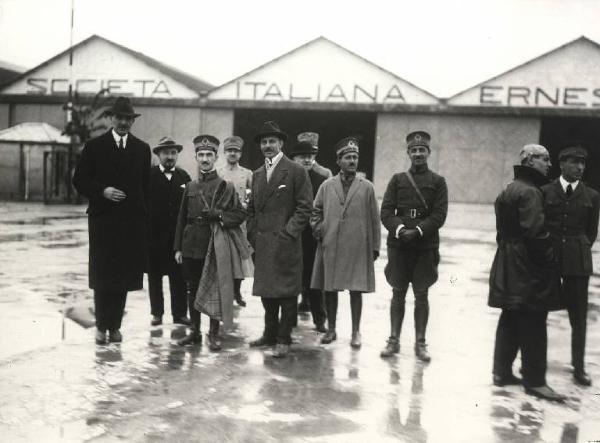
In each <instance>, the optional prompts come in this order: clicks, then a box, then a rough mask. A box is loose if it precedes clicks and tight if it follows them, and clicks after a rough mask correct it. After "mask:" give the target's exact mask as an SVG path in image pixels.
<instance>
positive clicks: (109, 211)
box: [73, 130, 150, 330]
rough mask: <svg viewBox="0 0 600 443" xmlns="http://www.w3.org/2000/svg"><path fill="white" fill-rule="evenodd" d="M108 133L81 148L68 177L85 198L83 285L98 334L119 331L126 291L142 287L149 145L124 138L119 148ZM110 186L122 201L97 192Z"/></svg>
mask: <svg viewBox="0 0 600 443" xmlns="http://www.w3.org/2000/svg"><path fill="white" fill-rule="evenodd" d="M111 131H112V130H109V131H108V132H106V133H104V134H103V135H101V136H99V137H96V138H94V139H92V140H90V141H88V142H87V143H86V144H85V146H84V147H83V150H82V151H81V157H80V159H79V163H78V164H77V167H76V168H75V174H74V176H73V185H74V186H75V189H77V191H78V192H79V193H80V194H81V195H83V196H85V197H87V198H88V199H89V207H88V209H87V213H88V225H89V240H90V254H89V286H90V288H91V289H93V290H94V303H95V307H96V326H97V327H98V329H100V330H106V329H108V330H117V329H119V328H120V327H121V319H122V317H123V311H124V309H125V300H126V297H127V291H134V290H138V289H142V287H143V285H142V281H143V274H144V270H145V268H146V264H147V245H146V223H147V217H148V196H149V176H150V147H149V146H148V144H147V143H145V142H143V141H142V140H140V139H138V138H136V137H135V136H133V135H132V134H129V135H128V139H127V144H126V146H125V149H120V148H119V147H118V146H117V144H116V143H115V139H114V138H113V135H112V133H111ZM111 186H112V187H115V188H117V189H120V190H121V191H123V192H124V193H125V194H126V196H127V197H126V198H125V199H124V200H123V201H120V202H113V201H111V200H108V199H106V198H105V197H104V196H103V194H102V193H103V191H104V189H105V188H107V187H111Z"/></svg>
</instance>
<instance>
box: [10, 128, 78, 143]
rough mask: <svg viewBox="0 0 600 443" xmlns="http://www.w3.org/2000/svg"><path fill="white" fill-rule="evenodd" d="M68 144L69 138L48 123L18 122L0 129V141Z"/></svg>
mask: <svg viewBox="0 0 600 443" xmlns="http://www.w3.org/2000/svg"><path fill="white" fill-rule="evenodd" d="M2 142H13V143H32V144H33V143H35V144H42V145H45V144H48V145H52V144H69V143H70V142H71V139H70V138H69V137H68V136H66V135H62V134H61V131H60V129H57V128H55V127H54V126H52V125H49V124H48V123H40V122H28V123H20V124H18V125H15V126H11V127H10V128H6V129H3V130H1V131H0V143H2Z"/></svg>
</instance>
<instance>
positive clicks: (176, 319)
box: [173, 317, 192, 326]
mask: <svg viewBox="0 0 600 443" xmlns="http://www.w3.org/2000/svg"><path fill="white" fill-rule="evenodd" d="M173 323H174V324H176V325H186V326H190V325H191V324H192V322H191V320H190V319H189V318H187V317H173Z"/></svg>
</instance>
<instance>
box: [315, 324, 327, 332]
mask: <svg viewBox="0 0 600 443" xmlns="http://www.w3.org/2000/svg"><path fill="white" fill-rule="evenodd" d="M315 331H317V332H321V333H322V334H324V333H325V332H327V328H326V327H325V324H324V323H319V324H317V325H315Z"/></svg>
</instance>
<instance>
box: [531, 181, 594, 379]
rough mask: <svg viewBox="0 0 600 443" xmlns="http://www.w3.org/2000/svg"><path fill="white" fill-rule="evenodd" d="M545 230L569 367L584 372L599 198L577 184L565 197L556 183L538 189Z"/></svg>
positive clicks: (558, 183)
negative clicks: (555, 268)
mask: <svg viewBox="0 0 600 443" xmlns="http://www.w3.org/2000/svg"><path fill="white" fill-rule="evenodd" d="M542 192H543V193H544V212H545V214H546V226H547V228H548V230H549V231H550V235H551V236H552V238H553V240H554V244H555V250H556V252H557V254H558V258H559V263H560V274H561V277H562V296H563V302H564V305H566V307H567V310H568V312H569V320H570V323H571V328H572V331H571V363H572V365H573V367H574V368H575V369H576V370H583V369H584V355H585V336H586V325H587V305H588V283H589V278H590V275H591V274H592V272H593V269H592V245H593V244H594V241H595V240H596V237H597V235H598V212H599V208H600V194H598V192H596V191H595V190H594V189H591V188H588V187H587V186H586V185H585V184H584V183H583V182H581V181H580V182H579V184H578V185H577V187H576V188H575V190H574V191H573V194H572V195H571V196H570V197H567V195H566V193H565V191H563V188H562V186H561V184H560V181H559V179H556V180H554V181H553V182H552V183H550V184H548V185H546V186H544V187H542Z"/></svg>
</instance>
